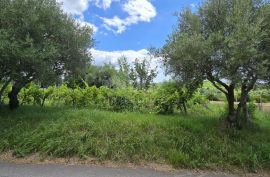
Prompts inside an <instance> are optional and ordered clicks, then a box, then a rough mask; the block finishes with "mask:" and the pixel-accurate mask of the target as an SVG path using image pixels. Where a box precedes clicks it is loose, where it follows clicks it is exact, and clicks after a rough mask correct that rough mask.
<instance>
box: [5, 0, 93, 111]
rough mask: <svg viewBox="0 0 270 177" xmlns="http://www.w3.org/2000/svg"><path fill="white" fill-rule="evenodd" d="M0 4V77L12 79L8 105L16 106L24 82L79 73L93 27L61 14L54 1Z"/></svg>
mask: <svg viewBox="0 0 270 177" xmlns="http://www.w3.org/2000/svg"><path fill="white" fill-rule="evenodd" d="M0 4H1V11H0V19H1V21H0V68H1V71H0V79H1V82H5V83H9V82H12V90H11V92H10V93H9V94H8V97H9V100H10V102H9V105H10V107H11V108H16V107H18V105H19V104H18V98H17V96H18V93H19V92H20V90H21V89H22V88H23V87H24V86H25V85H27V84H28V83H30V82H32V81H38V82H41V83H47V84H48V83H53V82H54V81H56V80H58V79H59V78H64V77H69V76H71V75H79V74H80V73H81V72H83V71H84V69H85V68H86V66H87V64H89V63H90V60H91V55H90V54H89V52H88V48H89V47H91V45H92V43H93V40H92V38H91V36H92V31H93V30H92V29H91V28H90V27H88V26H82V25H81V24H79V23H78V22H77V21H76V20H75V19H74V18H72V17H71V16H69V15H68V14H66V13H64V12H63V11H62V10H61V8H60V4H58V2H57V1H56V0H0ZM3 68H4V69H3ZM2 69H3V70H2ZM4 86H5V84H4V85H3V88H2V89H3V90H4V89H5V88H4Z"/></svg>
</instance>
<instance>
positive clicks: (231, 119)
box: [226, 87, 236, 123]
mask: <svg viewBox="0 0 270 177" xmlns="http://www.w3.org/2000/svg"><path fill="white" fill-rule="evenodd" d="M227 91H228V93H227V95H226V98H227V102H228V109H229V112H228V117H227V120H228V122H230V123H233V122H235V120H236V110H235V107H234V87H230V88H228V90H227Z"/></svg>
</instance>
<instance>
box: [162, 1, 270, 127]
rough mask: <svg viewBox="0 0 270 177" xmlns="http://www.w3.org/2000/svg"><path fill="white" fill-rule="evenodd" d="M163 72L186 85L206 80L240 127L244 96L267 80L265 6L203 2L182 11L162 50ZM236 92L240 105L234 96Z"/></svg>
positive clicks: (269, 47) (269, 13)
mask: <svg viewBox="0 0 270 177" xmlns="http://www.w3.org/2000/svg"><path fill="white" fill-rule="evenodd" d="M162 56H163V57H164V63H165V65H166V66H167V71H168V72H169V73H172V74H173V75H174V76H175V78H176V79H178V80H182V81H185V82H188V83H196V84H195V85H198V84H197V83H200V82H202V81H203V80H206V79H207V80H209V81H210V82H211V83H212V84H213V85H214V86H215V87H216V88H217V89H219V90H220V91H221V92H222V93H224V94H225V95H226V98H227V102H228V116H227V121H228V122H229V123H230V124H232V125H236V127H237V128H239V129H240V128H242V126H243V123H244V122H246V121H247V120H249V119H250V114H249V110H248V106H247V102H248V94H249V92H250V91H251V90H252V89H253V87H254V85H255V84H256V82H266V81H267V80H269V70H270V4H269V1H263V0H255V1H254V0H206V1H204V2H203V4H202V5H201V7H199V9H198V12H193V11H191V10H190V9H186V10H184V11H183V12H181V13H180V15H179V24H178V26H177V28H176V29H175V30H174V32H173V33H172V34H171V35H170V37H169V39H168V40H167V43H166V45H165V46H164V47H163V49H162ZM236 88H240V90H241V96H240V103H239V104H238V106H237V108H235V105H234V100H235V98H234V95H235V94H234V92H235V89H236Z"/></svg>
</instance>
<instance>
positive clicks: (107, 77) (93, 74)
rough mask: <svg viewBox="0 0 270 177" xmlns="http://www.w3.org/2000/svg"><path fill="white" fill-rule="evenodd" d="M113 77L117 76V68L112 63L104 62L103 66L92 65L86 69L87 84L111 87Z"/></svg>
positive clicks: (112, 85)
mask: <svg viewBox="0 0 270 177" xmlns="http://www.w3.org/2000/svg"><path fill="white" fill-rule="evenodd" d="M115 77H117V70H116V69H115V67H114V66H113V65H112V64H110V63H109V64H104V65H103V66H93V65H92V66H90V67H89V68H88V70H87V74H86V76H85V81H86V82H87V83H88V85H89V86H94V85H95V86H96V87H101V86H106V87H108V88H113V87H114V85H115V83H114V79H115Z"/></svg>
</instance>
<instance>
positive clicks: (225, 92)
mask: <svg viewBox="0 0 270 177" xmlns="http://www.w3.org/2000/svg"><path fill="white" fill-rule="evenodd" d="M208 80H209V81H210V82H211V83H212V84H213V85H214V86H215V87H216V88H217V89H218V90H220V91H221V92H222V93H224V94H225V95H228V92H227V91H226V90H224V89H223V88H221V87H220V86H218V85H217V84H216V82H215V81H213V80H210V79H208Z"/></svg>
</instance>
